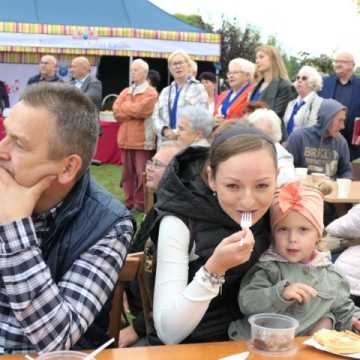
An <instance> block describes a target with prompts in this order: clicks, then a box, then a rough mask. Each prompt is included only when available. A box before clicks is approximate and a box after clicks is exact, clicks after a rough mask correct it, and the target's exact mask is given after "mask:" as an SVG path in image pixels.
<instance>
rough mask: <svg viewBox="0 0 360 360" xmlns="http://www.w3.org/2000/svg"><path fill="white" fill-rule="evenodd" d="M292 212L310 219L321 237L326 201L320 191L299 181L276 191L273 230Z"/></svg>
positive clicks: (271, 212) (272, 218) (272, 221)
mask: <svg viewBox="0 0 360 360" xmlns="http://www.w3.org/2000/svg"><path fill="white" fill-rule="evenodd" d="M291 210H293V211H296V212H298V213H300V214H301V215H302V216H304V217H305V218H306V219H308V220H309V221H310V222H311V223H312V224H313V225H314V226H315V227H316V229H317V231H318V232H319V235H320V236H321V234H322V232H323V229H324V223H323V216H324V201H323V197H322V194H321V193H320V191H318V190H317V189H315V188H312V187H309V186H307V185H305V184H301V183H300V182H298V181H296V182H291V183H289V184H286V185H284V186H283V187H282V188H280V189H279V190H278V191H276V192H275V195H274V199H273V202H272V205H271V208H270V214H271V226H272V228H273V229H274V228H275V226H276V225H277V224H278V223H279V222H280V221H281V220H282V219H284V218H285V217H286V216H287V215H288V213H289V211H291Z"/></svg>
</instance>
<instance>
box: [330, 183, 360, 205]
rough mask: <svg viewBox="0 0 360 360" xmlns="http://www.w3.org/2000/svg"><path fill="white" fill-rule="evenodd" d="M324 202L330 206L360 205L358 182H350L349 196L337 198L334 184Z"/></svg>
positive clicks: (359, 184)
mask: <svg viewBox="0 0 360 360" xmlns="http://www.w3.org/2000/svg"><path fill="white" fill-rule="evenodd" d="M325 201H326V202H328V203H332V204H357V203H360V181H352V183H351V189H350V193H349V196H348V197H346V198H338V196H337V185H336V183H335V182H334V190H333V191H332V192H331V193H330V194H329V195H327V196H325Z"/></svg>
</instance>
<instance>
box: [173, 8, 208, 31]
mask: <svg viewBox="0 0 360 360" xmlns="http://www.w3.org/2000/svg"><path fill="white" fill-rule="evenodd" d="M174 16H176V17H177V18H178V19H179V20H181V21H183V22H186V23H187V24H190V25H193V26H195V27H198V28H200V29H202V30H205V31H206V32H213V31H214V27H213V25H211V24H209V23H207V22H205V21H204V20H203V18H202V17H201V16H200V15H196V14H192V15H186V14H181V13H176V14H174Z"/></svg>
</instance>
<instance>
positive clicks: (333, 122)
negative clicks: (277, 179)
mask: <svg viewBox="0 0 360 360" xmlns="http://www.w3.org/2000/svg"><path fill="white" fill-rule="evenodd" d="M345 120H346V107H345V106H343V105H342V104H341V103H339V102H338V101H336V100H334V99H324V100H323V102H322V104H321V106H320V109H319V113H318V120H317V123H316V124H315V125H313V126H310V127H307V128H302V129H298V130H295V131H294V132H293V133H292V134H291V135H290V136H289V138H288V141H287V145H286V148H287V150H288V151H289V152H290V153H291V154H292V155H293V157H294V165H295V167H306V168H308V172H309V174H311V173H323V174H325V175H327V176H329V177H330V178H332V179H336V178H351V163H350V152H349V147H348V144H347V142H346V140H345V138H344V137H343V135H341V134H340V130H342V129H344V127H345Z"/></svg>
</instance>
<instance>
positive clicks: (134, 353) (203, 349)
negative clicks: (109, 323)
mask: <svg viewBox="0 0 360 360" xmlns="http://www.w3.org/2000/svg"><path fill="white" fill-rule="evenodd" d="M305 339H307V338H306V337H299V338H296V343H297V346H298V352H297V354H295V355H293V356H291V357H277V358H275V357H273V358H269V357H265V356H261V355H258V354H255V353H251V354H250V356H249V357H248V360H266V359H267V360H269V359H294V360H295V359H297V360H312V359H316V360H323V359H339V357H337V356H334V355H331V354H329V353H326V352H323V351H318V350H316V349H314V348H311V347H309V346H306V345H303V342H304V340H305ZM243 351H248V350H247V347H246V344H245V342H244V341H227V342H218V343H205V344H187V345H167V346H148V347H138V348H127V349H108V350H104V351H103V352H102V353H100V354H99V355H98V356H97V357H96V360H218V359H219V358H221V357H224V356H229V355H233V354H236V353H240V352H243ZM0 359H1V360H24V356H23V355H3V356H1V357H0Z"/></svg>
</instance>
